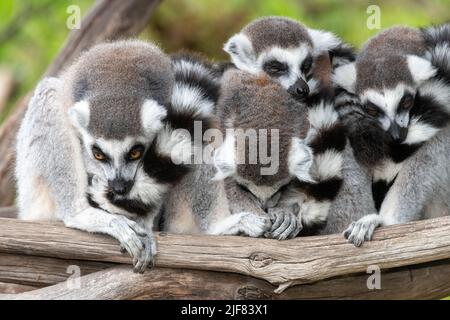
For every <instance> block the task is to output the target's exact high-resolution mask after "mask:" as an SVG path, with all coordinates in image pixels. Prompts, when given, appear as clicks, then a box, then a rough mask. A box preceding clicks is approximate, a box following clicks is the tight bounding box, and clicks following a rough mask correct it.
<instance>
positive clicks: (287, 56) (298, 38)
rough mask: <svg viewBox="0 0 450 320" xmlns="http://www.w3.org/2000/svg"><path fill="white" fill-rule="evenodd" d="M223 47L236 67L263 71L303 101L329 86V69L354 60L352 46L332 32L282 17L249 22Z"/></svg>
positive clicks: (256, 71) (249, 70)
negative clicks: (312, 27)
mask: <svg viewBox="0 0 450 320" xmlns="http://www.w3.org/2000/svg"><path fill="white" fill-rule="evenodd" d="M224 50H225V51H226V52H227V53H228V54H229V55H230V57H231V61H232V62H233V64H234V65H235V66H236V67H237V68H238V69H240V70H244V71H247V72H249V73H252V74H259V73H261V72H264V73H266V74H267V75H269V76H270V77H272V78H273V79H275V80H276V81H278V82H279V83H280V84H281V85H282V86H283V87H284V88H285V89H286V90H287V91H288V92H289V93H291V94H292V95H293V96H294V97H295V98H297V99H303V100H304V99H307V98H308V97H309V98H312V96H315V95H316V94H317V93H318V92H319V91H320V90H321V88H323V87H325V88H328V87H330V83H329V82H330V74H331V69H335V68H336V67H338V66H340V65H342V64H345V63H348V62H351V61H353V60H354V53H353V49H352V48H351V47H350V46H349V45H347V44H345V43H344V42H342V40H340V39H339V38H338V37H337V36H335V35H334V34H333V33H331V32H327V31H322V30H315V29H311V28H308V27H306V26H304V25H302V24H300V23H299V22H297V21H295V20H293V19H290V18H285V17H264V18H260V19H257V20H255V21H253V22H251V23H250V24H248V25H247V26H245V27H244V28H243V29H242V30H241V31H240V32H239V33H238V34H235V35H234V36H232V37H231V38H230V39H229V40H228V41H227V42H226V43H225V45H224ZM319 99H320V97H319Z"/></svg>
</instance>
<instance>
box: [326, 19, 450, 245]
mask: <svg viewBox="0 0 450 320" xmlns="http://www.w3.org/2000/svg"><path fill="white" fill-rule="evenodd" d="M333 77H334V81H335V83H336V84H337V85H338V86H340V87H341V88H342V89H343V91H342V92H341V93H340V94H339V96H338V98H337V103H336V104H337V106H338V108H339V113H340V115H341V118H342V120H343V123H344V124H345V126H346V128H347V132H348V135H349V138H350V141H351V144H352V146H353V149H354V150H355V156H356V157H357V159H358V160H359V162H360V163H362V164H363V165H364V166H366V167H367V168H369V170H370V173H371V175H372V178H373V182H372V190H373V198H374V201H375V205H376V209H377V210H378V211H379V214H376V213H372V214H368V215H367V216H365V217H363V218H361V219H360V220H359V221H357V222H355V223H352V224H351V225H350V227H349V228H348V229H347V230H346V231H345V233H344V235H345V237H347V238H348V240H349V241H350V242H352V243H354V244H355V245H357V246H358V245H361V244H362V243H363V242H364V240H370V239H371V237H372V234H373V231H374V230H375V228H376V227H378V226H380V225H390V224H396V223H402V222H407V221H411V220H416V219H420V218H425V217H428V216H431V215H435V214H436V212H434V213H433V212H431V210H429V209H431V208H434V207H437V206H439V205H438V204H437V203H441V204H442V203H445V200H443V198H445V197H447V199H448V197H449V196H450V192H449V191H448V190H449V189H450V178H449V174H448V171H449V169H448V164H447V163H446V162H447V161H446V160H445V158H446V157H447V158H448V155H449V154H450V153H449V152H450V151H449V150H450V144H449V131H448V129H446V130H443V131H442V132H441V133H439V131H440V130H441V129H443V128H447V127H448V125H449V120H450V25H448V24H447V25H442V26H437V27H431V28H427V29H423V30H417V29H411V28H406V27H394V28H391V29H388V30H386V31H384V32H381V33H380V34H378V35H377V36H375V37H374V38H372V39H370V40H369V41H368V43H367V44H366V45H365V46H364V47H363V49H362V51H361V52H360V54H359V55H358V57H357V59H356V62H354V63H350V64H347V65H344V66H341V67H339V68H337V69H336V71H335V74H334V76H333ZM436 135H438V136H437V137H436V138H433V137H434V136H436ZM430 139H431V140H430ZM424 144H425V145H424ZM422 149H423V150H422ZM437 159H440V160H441V161H442V162H437ZM431 164H433V165H432V166H430V165H431ZM416 173H417V174H416ZM447 203H448V201H447ZM441 207H442V206H441ZM447 212H448V210H447ZM440 213H441V214H442V213H446V211H445V210H440Z"/></svg>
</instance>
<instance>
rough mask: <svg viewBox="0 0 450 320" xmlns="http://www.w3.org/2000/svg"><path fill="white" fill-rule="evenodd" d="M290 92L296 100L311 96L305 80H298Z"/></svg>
mask: <svg viewBox="0 0 450 320" xmlns="http://www.w3.org/2000/svg"><path fill="white" fill-rule="evenodd" d="M288 92H289V93H290V94H291V95H293V96H294V97H295V98H299V99H304V98H306V97H307V96H308V95H309V87H308V84H307V83H306V82H305V81H304V80H303V79H298V80H297V81H296V82H295V83H294V84H293V85H292V86H291V87H290V88H289V89H288Z"/></svg>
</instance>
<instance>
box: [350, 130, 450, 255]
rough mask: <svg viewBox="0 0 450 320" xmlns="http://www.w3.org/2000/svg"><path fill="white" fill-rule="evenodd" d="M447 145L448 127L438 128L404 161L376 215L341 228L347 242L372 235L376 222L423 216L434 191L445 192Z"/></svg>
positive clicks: (449, 143) (449, 178)
mask: <svg viewBox="0 0 450 320" xmlns="http://www.w3.org/2000/svg"><path fill="white" fill-rule="evenodd" d="M449 148H450V127H448V128H446V129H444V130H442V132H440V133H439V134H438V135H437V136H436V137H434V138H433V139H431V140H430V141H428V142H427V143H425V144H424V145H423V146H422V147H421V148H420V149H419V150H418V151H417V152H416V153H415V154H414V155H413V156H412V157H411V158H409V159H407V160H406V161H405V163H404V165H403V167H402V169H401V170H400V172H399V174H398V176H397V178H396V180H395V182H394V184H393V185H392V186H391V188H390V189H389V191H388V193H387V195H386V197H385V199H384V201H383V203H382V205H381V209H380V213H379V215H377V214H370V215H367V216H365V217H363V218H361V219H360V220H358V221H357V222H354V223H352V224H351V225H350V227H349V228H348V229H347V230H346V231H345V232H344V235H345V237H346V238H347V239H348V240H349V242H352V243H353V244H355V245H356V246H360V245H361V244H362V243H363V242H364V241H368V240H371V239H372V236H373V232H374V230H375V229H376V228H377V227H379V226H386V225H392V224H398V223H406V222H409V221H414V220H419V219H422V218H425V217H426V215H425V212H424V210H425V207H426V205H427V204H429V203H430V202H431V201H433V198H435V197H436V196H437V195H439V194H442V193H444V194H445V190H448V188H449V186H450V168H449V166H448V150H449Z"/></svg>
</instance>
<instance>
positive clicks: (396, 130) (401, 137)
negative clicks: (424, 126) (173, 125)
mask: <svg viewBox="0 0 450 320" xmlns="http://www.w3.org/2000/svg"><path fill="white" fill-rule="evenodd" d="M388 131H389V133H390V134H391V137H392V140H394V142H395V143H402V142H403V141H405V139H406V137H407V136H408V128H405V127H400V126H399V125H398V124H397V123H393V124H391V126H390V127H389V130H388Z"/></svg>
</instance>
